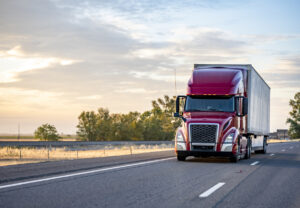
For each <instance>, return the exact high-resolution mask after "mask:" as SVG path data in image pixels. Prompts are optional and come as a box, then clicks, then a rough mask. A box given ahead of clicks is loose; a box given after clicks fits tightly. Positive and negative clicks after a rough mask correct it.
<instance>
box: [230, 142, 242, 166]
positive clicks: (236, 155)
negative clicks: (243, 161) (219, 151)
mask: <svg viewBox="0 0 300 208" xmlns="http://www.w3.org/2000/svg"><path fill="white" fill-rule="evenodd" d="M239 156H240V145H238V149H237V152H236V154H235V155H234V156H232V157H231V158H230V162H233V163H237V162H238V161H239Z"/></svg>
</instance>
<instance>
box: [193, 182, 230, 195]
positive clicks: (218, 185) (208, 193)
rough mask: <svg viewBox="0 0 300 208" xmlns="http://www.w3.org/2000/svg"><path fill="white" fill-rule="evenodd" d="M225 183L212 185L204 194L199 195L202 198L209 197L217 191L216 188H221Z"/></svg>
mask: <svg viewBox="0 0 300 208" xmlns="http://www.w3.org/2000/svg"><path fill="white" fill-rule="evenodd" d="M224 185H225V183H224V182H220V183H217V184H216V185H214V186H213V187H211V188H210V189H208V190H207V191H205V192H203V193H202V194H200V195H199V197H200V198H205V197H208V196H209V195H211V194H212V193H213V192H215V191H216V190H218V189H219V188H221V187H222V186H224Z"/></svg>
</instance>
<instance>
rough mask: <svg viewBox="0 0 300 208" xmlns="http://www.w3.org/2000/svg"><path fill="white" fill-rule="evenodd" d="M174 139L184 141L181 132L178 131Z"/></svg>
mask: <svg viewBox="0 0 300 208" xmlns="http://www.w3.org/2000/svg"><path fill="white" fill-rule="evenodd" d="M176 141H177V142H185V141H184V138H183V136H182V134H181V133H180V132H178V133H177V136H176Z"/></svg>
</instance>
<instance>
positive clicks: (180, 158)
mask: <svg viewBox="0 0 300 208" xmlns="http://www.w3.org/2000/svg"><path fill="white" fill-rule="evenodd" d="M185 158H186V157H185V156H182V155H177V160H178V161H185Z"/></svg>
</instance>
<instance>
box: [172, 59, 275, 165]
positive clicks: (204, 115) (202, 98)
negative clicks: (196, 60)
mask: <svg viewBox="0 0 300 208" xmlns="http://www.w3.org/2000/svg"><path fill="white" fill-rule="evenodd" d="M174 116H175V117H180V118H182V126H181V127H179V128H178V129H177V132H176V137H175V152H176V154H177V159H178V160H179V161H184V160H185V159H186V157H188V156H195V157H201V156H203V157H207V156H221V157H229V158H230V160H231V161H232V162H237V161H238V160H239V159H242V158H245V159H248V158H250V157H251V152H252V151H255V152H256V153H266V151H267V138H268V135H269V129H270V87H269V86H268V84H267V83H266V82H265V81H264V80H263V79H262V77H261V76H260V75H259V74H258V73H257V71H256V70H255V69H254V68H253V67H252V65H226V64H195V65H194V70H193V73H192V76H191V78H190V79H189V81H188V85H187V94H186V95H184V96H177V99H176V112H175V113H174Z"/></svg>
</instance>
